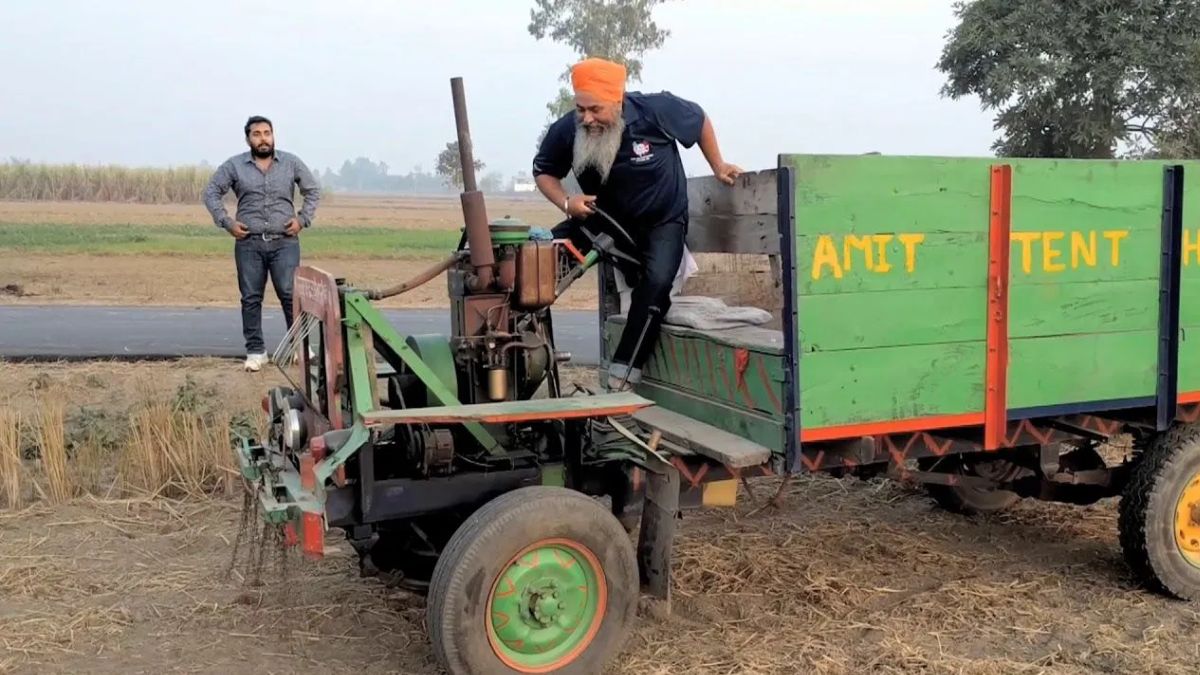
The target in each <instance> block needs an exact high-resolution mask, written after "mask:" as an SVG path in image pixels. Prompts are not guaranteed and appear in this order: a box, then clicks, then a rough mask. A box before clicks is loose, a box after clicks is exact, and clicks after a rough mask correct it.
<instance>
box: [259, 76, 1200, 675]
mask: <svg viewBox="0 0 1200 675" xmlns="http://www.w3.org/2000/svg"><path fill="white" fill-rule="evenodd" d="M452 92H453V98H454V110H455V116H456V120H457V123H458V138H459V148H460V152H461V153H462V166H463V167H464V179H465V190H464V192H463V194H462V196H461V199H462V208H463V215H464V221H465V228H464V234H463V239H462V241H461V242H460V244H459V246H458V249H457V250H456V251H455V252H453V253H452V254H451V255H450V256H449V257H448V258H447V259H446V260H445V261H443V262H442V263H441V264H439V265H436V266H434V267H432V268H430V269H429V270H428V271H427V272H426V273H424V274H422V275H419V276H418V277H417V278H416V279H413V280H411V281H410V282H408V283H405V284H401V285H399V286H396V287H393V288H388V289H378V290H370V289H366V290H364V289H358V288H355V287H353V286H352V285H350V284H348V283H347V282H346V281H344V280H342V279H335V278H334V277H333V276H331V275H329V274H327V273H325V272H323V271H321V270H319V269H315V268H312V267H304V268H301V269H300V270H299V271H298V272H297V275H296V281H295V293H294V295H295V303H296V312H295V316H296V320H295V322H294V324H293V326H292V329H291V330H290V331H289V333H288V335H287V337H286V338H285V340H284V341H283V343H282V344H281V345H280V348H279V350H277V352H276V354H275V361H276V363H278V364H281V365H285V364H290V363H291V362H292V360H293V359H294V360H295V362H297V363H298V366H299V371H300V374H301V375H300V380H301V381H299V382H293V383H292V387H290V388H277V389H274V390H272V391H271V392H269V394H268V395H267V396H266V398H265V399H264V408H265V409H266V411H267V413H268V415H269V418H270V421H271V434H270V437H269V438H268V439H267V440H266V441H265V442H264V443H262V444H261V445H257V444H251V443H247V444H245V445H243V447H242V448H241V449H240V450H239V453H238V456H239V459H240V462H241V468H242V473H243V475H244V477H245V478H246V479H247V481H248V482H249V483H250V485H251V486H252V487H253V488H254V490H255V491H256V493H257V495H258V509H259V511H260V512H261V515H262V517H263V518H264V519H265V520H266V521H268V522H270V523H275V524H277V525H279V526H280V527H281V528H283V529H284V534H285V540H286V541H288V542H290V543H291V544H293V545H297V544H298V545H299V546H300V547H301V549H302V550H303V551H304V552H305V553H307V554H309V555H313V556H319V555H321V554H322V551H323V542H324V538H325V533H326V531H327V529H328V528H333V527H336V528H340V529H341V530H343V531H344V532H345V535H346V537H347V539H348V540H349V542H350V544H351V545H352V546H353V547H354V549H355V550H356V551H357V553H358V555H359V557H360V565H361V570H362V573H363V574H364V575H386V576H387V577H388V578H390V579H392V580H395V581H396V582H398V583H400V584H403V585H405V586H407V587H409V588H413V589H417V590H419V591H422V592H425V593H427V595H428V605H427V606H428V621H427V625H428V630H429V636H430V639H431V642H432V644H433V649H434V653H435V654H436V656H437V658H438V660H439V662H440V663H441V664H442V665H443V666H444V667H445V668H446V669H447V670H448V671H450V672H451V673H546V672H578V673H594V672H599V671H600V670H601V669H602V667H603V665H604V664H605V663H606V662H607V661H608V660H610V659H611V658H613V657H614V656H615V655H616V654H617V653H618V652H619V650H620V649H621V646H622V643H623V640H624V638H625V636H626V634H627V633H628V630H629V628H630V625H631V622H632V620H633V618H634V615H635V612H636V609H637V606H638V602H639V599H640V597H641V595H642V592H643V591H644V592H646V593H648V594H649V595H650V596H652V597H653V598H657V599H658V600H660V601H663V602H667V603H669V591H670V583H671V581H670V575H669V571H670V560H671V544H672V539H673V536H674V523H675V520H676V519H677V517H678V514H679V512H680V510H681V509H682V508H685V507H694V506H731V505H733V504H734V502H735V499H736V497H737V493H738V487H739V483H740V482H741V481H744V480H747V479H751V478H754V477H760V476H778V475H789V474H794V473H801V472H829V473H833V474H836V475H856V476H863V477H870V476H878V475H881V474H882V475H887V476H890V477H893V478H896V479H903V480H908V481H917V482H921V483H924V484H926V485H927V486H928V487H929V491H930V493H931V495H932V496H933V497H934V498H935V499H936V500H937V501H938V502H939V503H940V504H942V505H944V506H946V507H949V508H951V509H954V510H957V511H962V512H967V513H987V512H994V511H998V510H1000V509H1003V508H1006V507H1008V506H1011V505H1012V504H1013V503H1014V502H1016V501H1017V500H1019V499H1020V498H1022V497H1033V498H1037V499H1044V500H1053V501H1061V502H1067V503H1074V504H1089V503H1094V502H1096V501H1099V500H1101V499H1105V498H1108V497H1114V496H1121V497H1122V500H1121V514H1120V529H1121V533H1120V534H1121V544H1122V547H1123V549H1124V552H1125V555H1126V558H1127V559H1128V561H1129V563H1130V565H1131V567H1132V568H1133V570H1134V571H1135V572H1136V573H1137V574H1138V575H1139V577H1140V578H1142V579H1144V580H1146V581H1147V582H1148V583H1149V584H1150V585H1152V586H1153V587H1155V588H1157V589H1159V590H1161V591H1164V592H1166V593H1168V594H1171V595H1173V596H1176V597H1179V598H1184V599H1197V598H1200V426H1194V425H1193V424H1192V423H1194V422H1196V421H1197V420H1200V351H1196V350H1190V351H1187V350H1184V351H1181V349H1180V346H1181V339H1182V338H1183V337H1184V336H1185V335H1186V331H1187V329H1188V328H1190V327H1192V326H1196V327H1197V328H1198V329H1200V276H1197V275H1200V272H1196V271H1195V270H1196V269H1197V267H1200V265H1191V266H1189V265H1187V264H1186V263H1187V261H1189V259H1194V260H1195V261H1196V262H1197V263H1200V257H1197V256H1189V255H1188V254H1189V253H1195V251H1196V250H1197V247H1198V246H1200V244H1197V243H1196V242H1197V241H1200V232H1196V231H1188V232H1186V233H1185V231H1184V228H1183V222H1184V220H1185V219H1187V218H1191V219H1193V220H1194V219H1195V218H1196V214H1197V213H1200V211H1197V210H1196V209H1194V208H1190V207H1189V209H1188V210H1185V208H1184V205H1183V198H1184V194H1185V192H1189V191H1188V190H1187V189H1185V188H1187V187H1188V186H1189V185H1191V184H1190V183H1188V182H1187V181H1185V179H1184V169H1185V167H1184V166H1183V165H1164V164H1162V163H1154V162H1099V161H1095V162H1092V161H1078V162H1065V161H1050V160H1012V161H1010V160H994V159H993V160H987V159H946V158H898V157H878V156H874V157H866V156H860V157H826V156H821V157H814V156H799V155H783V156H780V159H779V166H778V167H777V168H776V169H773V170H769V171H761V172H756V173H751V174H747V175H744V176H742V177H741V178H740V179H739V181H738V184H737V185H735V186H732V187H731V186H725V185H722V184H720V183H718V182H717V181H715V180H713V179H711V178H704V179H693V180H691V181H690V182H689V200H690V202H691V223H690V229H689V234H688V245H689V248H690V249H691V250H692V251H694V252H701V253H728V254H751V255H761V256H766V257H767V258H768V259H769V260H770V261H771V263H772V265H771V267H772V270H773V272H774V274H775V279H776V282H777V285H776V286H775V288H777V289H778V298H777V300H778V303H777V305H776V306H775V307H773V308H772V309H774V310H776V317H775V318H776V321H775V323H774V324H770V325H733V326H730V327H725V328H721V329H719V330H700V329H698V328H696V327H695V326H687V325H681V323H682V322H680V321H677V320H675V318H673V316H672V315H671V314H668V316H667V323H666V325H664V328H663V332H662V334H661V336H660V338H659V339H658V340H657V342H656V344H655V346H654V349H653V356H652V357H651V359H650V361H649V362H648V363H647V364H646V367H645V368H644V374H643V378H642V380H641V381H640V382H638V383H637V384H636V385H634V386H633V391H628V392H610V391H601V390H597V391H591V390H588V389H586V388H582V387H579V386H574V387H569V386H568V385H567V384H566V383H564V382H563V380H562V378H561V374H560V368H561V366H562V365H563V364H565V363H568V362H569V361H570V358H571V357H570V355H569V354H565V353H563V352H561V351H560V350H559V349H557V348H556V343H555V337H554V325H553V320H552V308H553V305H554V303H555V301H556V300H557V299H558V298H560V297H562V295H563V294H564V293H565V292H567V291H568V290H569V288H570V287H571V285H572V284H573V283H574V282H576V281H577V280H579V279H580V278H581V277H582V276H583V274H584V273H585V272H586V271H587V270H589V269H595V270H597V272H598V276H599V279H600V284H601V296H600V305H601V307H600V336H599V339H600V341H601V346H602V349H601V354H602V358H601V360H602V361H607V357H608V354H610V353H611V352H612V350H613V347H614V346H615V344H616V340H617V339H618V337H619V335H620V332H621V330H622V328H623V325H624V318H623V315H622V310H623V309H624V308H622V307H620V306H619V304H620V297H619V294H618V293H617V292H616V287H615V283H614V277H613V272H612V268H613V263H615V262H616V261H617V260H618V259H623V260H622V262H623V263H627V262H628V259H627V258H626V256H627V253H626V252H627V251H629V250H630V247H631V242H632V241H633V240H634V237H633V236H631V233H628V232H625V231H624V230H623V229H622V228H621V226H620V224H619V223H610V225H611V227H606V228H605V229H604V231H598V232H589V233H588V239H589V240H590V241H591V246H590V247H589V248H588V250H583V251H581V250H578V249H577V248H576V247H574V246H572V245H571V244H570V242H567V241H560V240H554V239H552V238H549V237H548V236H545V235H544V234H542V233H541V232H540V231H537V230H534V229H531V228H529V227H527V226H525V225H523V224H521V223H519V222H517V221H513V220H510V219H501V220H495V221H491V222H489V221H488V219H487V215H486V209H485V206H484V198H483V195H482V194H481V193H480V192H479V191H478V190H477V189H476V184H475V176H474V173H473V171H472V167H473V162H472V145H471V138H470V132H469V128H468V124H467V117H466V106H465V102H464V98H463V93H462V83H461V80H457V79H456V80H453V81H452ZM1192 175H1194V176H1197V177H1200V171H1196V172H1194V173H1193V174H1192ZM1197 190H1200V187H1194V186H1193V187H1192V188H1191V190H1190V193H1195V192H1196V191H1197ZM1193 224H1194V225H1195V224H1196V223H1193ZM442 273H446V275H447V278H448V291H449V298H450V314H451V334H450V335H449V336H430V335H417V336H403V335H400V334H398V333H397V332H396V331H395V330H394V329H393V328H392V326H391V325H390V324H389V323H388V322H387V320H386V319H385V318H384V317H383V315H382V314H381V313H380V312H379V311H378V310H377V309H376V308H375V307H374V306H373V305H372V301H374V300H379V299H382V298H386V297H390V296H393V295H396V294H398V293H402V292H405V291H407V290H409V289H411V288H414V287H416V286H417V285H420V284H422V283H426V282H428V281H430V280H432V279H435V278H437V277H439V276H440V275H441V274H442ZM1190 294H1197V296H1196V297H1193V296H1192V295H1190ZM676 318H677V317H676ZM602 368H603V364H602ZM285 372H286V369H285ZM601 379H603V380H605V381H607V378H601ZM1123 439H1124V440H1123ZM1114 448H1116V449H1115V450H1114ZM634 530H636V537H634V536H633V534H632V533H633V532H634ZM668 606H669V604H668Z"/></svg>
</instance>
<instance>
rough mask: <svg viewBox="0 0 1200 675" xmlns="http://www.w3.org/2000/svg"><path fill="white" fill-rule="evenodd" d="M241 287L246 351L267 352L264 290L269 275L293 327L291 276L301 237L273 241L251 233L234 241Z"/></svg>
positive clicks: (289, 323)
mask: <svg viewBox="0 0 1200 675" xmlns="http://www.w3.org/2000/svg"><path fill="white" fill-rule="evenodd" d="M233 257H234V260H235V261H236V263H237V278H238V290H240V291H241V293H242V336H243V337H244V338H245V340H246V353H247V354H265V353H266V346H265V345H264V343H263V330H262V303H263V293H264V292H265V291H266V288H267V275H268V274H270V276H271V283H272V285H274V286H275V295H276V297H278V298H279V304H280V305H282V306H283V318H284V321H285V322H286V323H287V327H288V328H291V327H292V280H293V276H294V274H295V272H296V267H297V266H299V264H300V240H299V239H297V238H296V237H282V238H280V239H273V240H271V241H263V238H262V237H260V236H256V235H250V236H248V237H246V238H245V239H242V240H239V241H238V242H237V243H236V244H234V249H233Z"/></svg>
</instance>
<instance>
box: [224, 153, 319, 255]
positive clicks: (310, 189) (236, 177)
mask: <svg viewBox="0 0 1200 675" xmlns="http://www.w3.org/2000/svg"><path fill="white" fill-rule="evenodd" d="M296 185H299V186H300V194H302V195H303V196H304V206H303V207H302V208H301V209H300V213H299V214H297V213H296V206H295V204H293V202H292V200H293V197H294V195H295V186H296ZM230 188H233V193H234V194H236V195H237V199H238V206H237V221H238V222H240V223H242V224H243V225H245V226H246V227H247V228H248V229H249V230H250V232H251V233H252V234H262V233H268V234H273V233H279V234H282V233H283V232H284V231H285V230H286V229H287V224H288V221H289V220H291V219H292V218H296V219H297V220H299V221H300V224H301V225H303V226H304V227H308V226H310V225H312V222H313V215H314V214H315V213H316V211H317V202H318V201H320V199H321V191H320V189H319V188H318V187H317V180H316V179H315V178H313V175H312V172H311V171H309V170H308V167H307V166H305V165H304V162H302V161H300V158H299V157H296V156H295V155H293V154H291V153H289V152H283V151H281V150H276V151H275V161H274V162H272V163H271V168H270V169H269V170H268V171H267V172H266V173H263V172H262V171H261V170H260V169H259V168H258V165H257V164H255V163H254V157H253V156H251V154H250V152H249V151H246V152H243V153H242V154H240V155H234V156H233V157H230V158H229V159H227V160H225V163H223V164H221V166H219V167H217V171H216V173H214V174H213V177H212V180H210V181H209V183H208V187H206V188H205V189H204V206H205V208H207V209H208V212H209V213H210V214H212V217H213V222H214V223H216V224H217V226H218V227H223V228H225V229H226V230H228V229H229V228H231V227H233V223H234V219H233V218H230V217H229V213H228V212H226V210H225V205H224V204H222V203H221V199H222V198H223V197H224V196H225V193H227V192H229V189H230Z"/></svg>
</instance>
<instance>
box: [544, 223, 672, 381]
mask: <svg viewBox="0 0 1200 675" xmlns="http://www.w3.org/2000/svg"><path fill="white" fill-rule="evenodd" d="M580 225H582V226H584V227H586V228H588V230H589V231H591V232H592V234H599V233H600V232H606V233H608V234H609V235H610V236H612V238H613V241H614V242H615V243H616V245H617V246H618V247H619V248H620V249H621V251H622V252H623V253H627V254H629V255H630V256H632V257H634V258H637V259H638V260H640V261H641V262H642V264H641V266H640V267H638V266H634V265H631V264H629V263H627V262H624V261H622V262H620V263H617V268H618V269H619V270H620V271H621V273H622V274H623V275H624V276H625V281H626V282H627V283H628V284H629V286H630V287H631V288H632V289H633V293H632V298H631V301H630V302H631V306H630V307H628V308H625V310H626V318H625V330H624V331H623V332H622V333H621V340H620V342H618V343H617V349H616V351H615V352H614V353H613V362H614V363H619V364H622V365H627V366H629V367H631V368H641V367H642V365H643V364H644V363H645V362H646V359H647V358H649V356H650V354H651V352H652V350H653V349H654V344H655V342H656V341H657V340H658V333H659V330H660V329H661V327H662V317H664V316H666V314H667V310H668V309H670V307H671V284H672V283H674V281H675V275H676V274H678V273H679V263H680V262H681V261H682V260H683V244H684V238H685V237H686V236H687V223H686V222H681V221H671V222H666V223H660V224H658V225H653V226H651V227H645V228H638V227H632V228H631V227H630V226H629V225H627V224H625V223H622V226H623V227H624V228H625V230H626V231H627V232H629V235H630V236H631V237H633V238H634V239H635V240H636V243H637V250H634V251H630V250H628V249H629V243H628V241H627V240H626V239H625V237H623V236H622V235H621V234H619V233H617V232H612V231H611V230H612V227H611V225H609V224H608V221H606V220H604V219H603V218H601V217H599V216H592V217H590V218H587V219H586V220H583V221H579V220H566V221H563V222H561V223H559V224H558V225H557V226H555V227H554V229H553V234H554V237H555V238H556V239H570V240H571V243H573V244H575V246H576V247H577V248H579V250H580V251H582V252H584V253H585V254H586V253H587V252H588V251H589V250H591V242H590V241H589V240H588V238H587V237H586V236H585V235H584V234H583V233H582V232H580V231H579V226H580ZM651 308H656V309H657V311H655V312H652V311H651ZM643 329H645V331H646V332H645V337H642V330H643ZM639 338H641V339H642V343H641V347H640V348H639V349H638V350H637V353H636V354H635V353H634V349H635V348H636V347H637V345H638V339H639Z"/></svg>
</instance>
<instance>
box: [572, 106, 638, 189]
mask: <svg viewBox="0 0 1200 675" xmlns="http://www.w3.org/2000/svg"><path fill="white" fill-rule="evenodd" d="M624 133H625V118H624V117H622V116H621V115H619V114H618V115H617V121H616V122H615V123H613V125H612V126H611V127H609V128H608V129H606V130H605V131H604V133H602V134H600V135H599V136H593V135H591V134H589V133H588V131H587V129H586V128H584V127H583V125H581V124H578V123H576V125H575V154H574V160H573V161H572V168H574V169H575V175H576V176H578V175H579V174H581V173H583V172H584V171H585V170H586V169H588V168H589V167H590V168H594V169H595V170H596V171H597V172H599V174H600V182H601V183H606V182H608V172H609V171H611V170H612V166H613V163H614V162H616V160H617V151H618V150H620V149H621V136H622V135H623V134H624Z"/></svg>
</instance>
